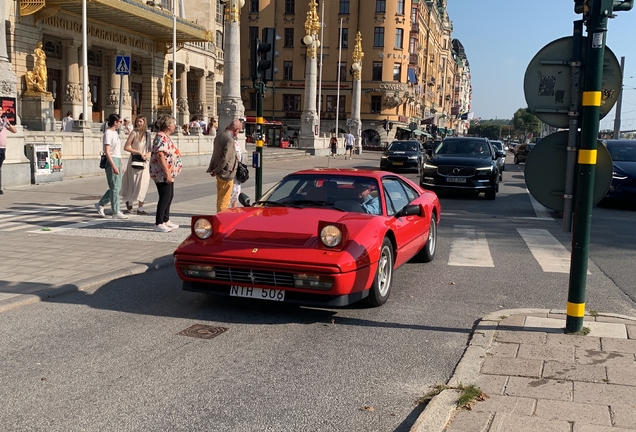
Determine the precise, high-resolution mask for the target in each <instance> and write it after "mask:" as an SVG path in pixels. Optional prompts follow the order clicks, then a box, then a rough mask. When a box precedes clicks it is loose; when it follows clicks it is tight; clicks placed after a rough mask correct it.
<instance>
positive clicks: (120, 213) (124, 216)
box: [113, 212, 128, 219]
mask: <svg viewBox="0 0 636 432" xmlns="http://www.w3.org/2000/svg"><path fill="white" fill-rule="evenodd" d="M113 219H128V216H126V215H125V214H123V213H122V212H119V213H115V214H114V215H113Z"/></svg>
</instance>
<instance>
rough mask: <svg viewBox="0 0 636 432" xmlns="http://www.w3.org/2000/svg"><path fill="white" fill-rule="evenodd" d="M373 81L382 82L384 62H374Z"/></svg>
mask: <svg viewBox="0 0 636 432" xmlns="http://www.w3.org/2000/svg"><path fill="white" fill-rule="evenodd" d="M371 79H372V80H373V81H382V62H381V61H374V62H373V75H372V76H371Z"/></svg>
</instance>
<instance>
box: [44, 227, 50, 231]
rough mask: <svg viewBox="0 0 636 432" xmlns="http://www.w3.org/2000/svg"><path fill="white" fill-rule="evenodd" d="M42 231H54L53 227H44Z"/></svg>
mask: <svg viewBox="0 0 636 432" xmlns="http://www.w3.org/2000/svg"><path fill="white" fill-rule="evenodd" d="M42 231H52V229H51V228H49V227H44V228H42Z"/></svg>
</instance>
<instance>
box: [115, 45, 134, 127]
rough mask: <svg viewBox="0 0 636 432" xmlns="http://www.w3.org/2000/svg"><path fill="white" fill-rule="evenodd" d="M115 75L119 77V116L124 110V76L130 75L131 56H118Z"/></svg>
mask: <svg viewBox="0 0 636 432" xmlns="http://www.w3.org/2000/svg"><path fill="white" fill-rule="evenodd" d="M115 74H116V75H119V112H118V113H117V114H119V115H120V116H121V115H122V114H121V110H122V99H123V97H124V75H130V56H121V55H118V56H117V58H116V59H115Z"/></svg>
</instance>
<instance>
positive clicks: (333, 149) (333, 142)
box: [329, 133, 338, 159]
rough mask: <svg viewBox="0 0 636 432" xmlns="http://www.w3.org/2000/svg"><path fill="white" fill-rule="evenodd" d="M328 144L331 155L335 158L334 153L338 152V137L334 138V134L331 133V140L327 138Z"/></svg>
mask: <svg viewBox="0 0 636 432" xmlns="http://www.w3.org/2000/svg"><path fill="white" fill-rule="evenodd" d="M329 145H330V146H331V157H332V158H334V159H335V158H336V153H338V138H336V134H335V133H334V134H331V140H329Z"/></svg>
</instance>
